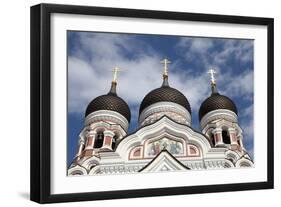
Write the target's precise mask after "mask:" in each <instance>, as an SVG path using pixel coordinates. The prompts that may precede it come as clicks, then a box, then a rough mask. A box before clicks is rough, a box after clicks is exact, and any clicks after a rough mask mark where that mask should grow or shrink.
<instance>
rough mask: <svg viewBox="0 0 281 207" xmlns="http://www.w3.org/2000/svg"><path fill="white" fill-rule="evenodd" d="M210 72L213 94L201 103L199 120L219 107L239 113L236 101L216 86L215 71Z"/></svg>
mask: <svg viewBox="0 0 281 207" xmlns="http://www.w3.org/2000/svg"><path fill="white" fill-rule="evenodd" d="M209 73H211V87H212V94H211V96H210V97H208V98H207V99H206V100H205V101H203V103H202V104H201V106H200V109H199V120H200V121H201V119H202V118H203V116H205V115H206V114H207V113H209V112H211V111H214V110H217V109H227V110H230V111H232V112H234V113H235V114H238V112H237V108H236V105H235V103H234V102H233V101H232V100H231V99H230V98H228V97H227V96H224V95H221V94H219V93H218V91H217V88H216V81H215V79H214V73H215V71H214V70H212V69H211V70H210V71H209Z"/></svg>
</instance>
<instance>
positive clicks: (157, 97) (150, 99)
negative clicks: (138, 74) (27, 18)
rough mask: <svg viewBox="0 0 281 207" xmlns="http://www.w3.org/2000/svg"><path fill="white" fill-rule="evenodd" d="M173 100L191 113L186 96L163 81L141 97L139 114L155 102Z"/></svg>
mask: <svg viewBox="0 0 281 207" xmlns="http://www.w3.org/2000/svg"><path fill="white" fill-rule="evenodd" d="M162 101H165V102H166V101H167V102H173V103H177V104H179V105H181V106H183V107H184V108H185V109H187V111H189V113H191V108H190V104H189V102H188V100H187V99H186V97H185V96H184V95H183V94H182V93H181V92H180V91H178V90H177V89H175V88H172V87H169V86H166V85H165V84H164V83H163V84H162V86H161V87H160V88H157V89H154V90H152V91H151V92H149V93H148V94H147V95H146V96H145V97H144V99H143V101H142V102H141V105H140V110H139V114H141V112H142V111H143V110H144V109H145V108H146V107H148V106H150V105H152V104H154V103H157V102H162Z"/></svg>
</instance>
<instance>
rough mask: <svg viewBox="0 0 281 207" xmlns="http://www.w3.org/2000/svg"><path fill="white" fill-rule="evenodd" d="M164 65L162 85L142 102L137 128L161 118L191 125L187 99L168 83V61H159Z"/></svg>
mask: <svg viewBox="0 0 281 207" xmlns="http://www.w3.org/2000/svg"><path fill="white" fill-rule="evenodd" d="M161 63H162V64H163V65H164V72H163V83H162V86H161V87H160V88H156V89H154V90H152V91H150V92H149V93H148V94H147V95H146V96H145V97H144V99H143V100H142V102H141V105H140V110H139V126H140V127H143V126H145V125H148V124H152V123H154V122H156V121H157V120H159V119H160V118H161V117H163V116H167V117H169V118H170V119H172V120H174V121H176V122H178V123H182V124H186V125H188V126H190V125H191V108H190V104H189V102H188V100H187V98H186V97H185V96H184V95H183V94H182V93H181V92H180V91H178V90H177V89H175V88H172V87H170V86H169V83H168V64H169V63H171V62H170V61H169V60H168V59H166V58H165V59H164V60H162V61H161Z"/></svg>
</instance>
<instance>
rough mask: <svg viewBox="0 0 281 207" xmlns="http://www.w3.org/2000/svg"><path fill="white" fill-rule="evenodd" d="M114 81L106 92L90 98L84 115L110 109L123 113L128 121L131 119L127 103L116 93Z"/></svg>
mask: <svg viewBox="0 0 281 207" xmlns="http://www.w3.org/2000/svg"><path fill="white" fill-rule="evenodd" d="M116 85H117V83H116V82H112V84H111V89H110V91H109V93H108V94H106V95H101V96H98V97H97V98H95V99H94V100H92V101H91V102H90V103H89V105H88V106H87V109H86V112H85V117H86V116H88V115H89V114H90V113H92V112H95V111H99V110H110V111H115V112H118V113H119V114H121V115H123V116H124V117H125V118H126V119H127V120H128V122H130V119H131V112H130V108H129V106H128V104H127V103H126V102H125V101H124V100H123V99H122V98H120V97H119V96H117V94H116Z"/></svg>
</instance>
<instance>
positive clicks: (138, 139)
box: [67, 59, 254, 176]
mask: <svg viewBox="0 0 281 207" xmlns="http://www.w3.org/2000/svg"><path fill="white" fill-rule="evenodd" d="M168 63H169V62H168V60H167V59H164V60H163V64H164V73H163V83H162V86H161V87H159V88H156V89H154V90H152V91H151V92H149V93H148V94H147V95H146V96H145V97H144V99H143V100H142V102H141V105H140V109H139V119H138V129H137V130H136V131H134V132H132V133H130V134H128V128H129V124H130V118H131V113H130V108H129V106H128V104H127V103H126V102H125V101H124V100H123V99H122V98H121V97H119V96H118V95H117V92H116V91H117V89H116V88H117V72H118V68H116V69H115V75H114V78H113V81H112V83H111V88H110V91H109V93H107V94H105V95H101V96H99V97H97V98H95V99H93V100H92V101H91V102H90V103H89V105H88V107H87V109H86V112H85V122H84V128H83V129H82V130H81V132H80V134H79V137H78V149H77V154H76V156H75V158H74V159H73V162H72V163H71V165H70V166H69V168H68V171H67V174H68V175H69V176H71V175H95V174H122V173H140V172H161V171H178V170H208V169H222V168H235V167H253V166H254V163H253V161H252V160H251V158H250V156H249V155H248V153H247V151H246V149H245V148H244V146H243V131H242V129H241V127H240V126H239V123H238V111H237V108H236V105H235V103H234V102H233V101H232V100H231V99H230V98H228V97H227V96H224V95H222V94H220V93H219V92H218V90H217V85H216V80H215V78H214V73H215V72H214V70H210V71H209V73H210V74H211V90H210V91H211V95H210V96H209V97H207V98H206V99H205V101H203V103H202V104H201V106H200V109H199V121H200V131H197V130H195V129H193V128H192V124H191V107H190V104H189V102H188V100H187V98H186V97H185V96H184V95H183V94H182V93H181V92H180V91H178V90H177V89H175V88H173V87H172V86H170V85H169V83H168Z"/></svg>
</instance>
